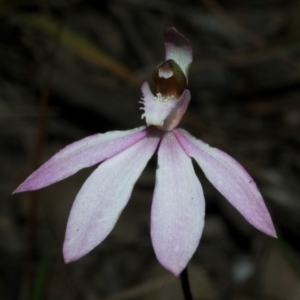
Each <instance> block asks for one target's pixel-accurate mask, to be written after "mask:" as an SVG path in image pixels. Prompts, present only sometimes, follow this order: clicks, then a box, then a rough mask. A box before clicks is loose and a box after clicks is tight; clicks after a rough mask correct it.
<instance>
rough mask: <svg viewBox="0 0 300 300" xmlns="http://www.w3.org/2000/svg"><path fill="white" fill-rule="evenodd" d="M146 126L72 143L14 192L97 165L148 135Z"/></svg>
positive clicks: (45, 184)
mask: <svg viewBox="0 0 300 300" xmlns="http://www.w3.org/2000/svg"><path fill="white" fill-rule="evenodd" d="M149 130H151V129H147V128H146V129H145V126H142V127H139V128H135V129H132V130H127V131H111V132H107V133H104V134H95V135H92V136H89V137H86V138H84V139H82V140H80V141H77V142H75V143H72V144H70V145H68V146H67V147H65V148H64V149H62V150H61V151H59V152H58V153H57V154H55V155H54V156H53V157H52V158H50V159H49V160H48V161H47V162H46V163H45V164H43V165H42V166H41V167H40V168H39V169H37V170H36V171H35V172H33V173H32V174H31V175H30V176H29V177H28V178H27V179H26V180H25V181H24V182H23V183H22V184H21V185H20V186H19V187H18V188H17V189H16V190H15V191H14V193H19V192H24V191H32V190H38V189H40V188H43V187H45V186H48V185H50V184H53V183H55V182H57V181H60V180H62V179H65V178H67V177H69V176H71V175H73V174H75V173H76V172H77V171H79V170H80V169H83V168H86V167H90V166H93V165H95V164H97V163H99V162H101V161H103V160H105V159H107V158H109V157H111V156H113V155H115V154H117V153H119V152H121V151H122V150H124V149H126V148H127V147H129V146H131V145H133V144H134V143H136V142H137V141H139V140H140V139H142V138H144V137H145V136H146V135H147V133H148V132H149Z"/></svg>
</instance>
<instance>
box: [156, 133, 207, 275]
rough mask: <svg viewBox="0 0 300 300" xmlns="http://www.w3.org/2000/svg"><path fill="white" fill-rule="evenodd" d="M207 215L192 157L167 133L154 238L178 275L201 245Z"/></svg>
mask: <svg viewBox="0 0 300 300" xmlns="http://www.w3.org/2000/svg"><path fill="white" fill-rule="evenodd" d="M204 215H205V202H204V195H203V191H202V187H201V185H200V182H199V180H198V178H197V176H196V174H195V172H194V169H193V165H192V162H191V159H190V158H189V157H188V156H187V155H186V153H185V152H184V150H183V149H182V147H181V146H180V144H179V143H178V141H177V139H176V137H175V136H174V134H173V133H172V132H168V133H166V134H165V135H164V137H163V139H162V141H161V144H160V147H159V150H158V169H157V171H156V183H155V190H154V195H153V202H152V209H151V239H152V244H153V247H154V251H155V254H156V257H157V259H158V261H159V262H160V263H161V264H162V266H163V267H164V268H166V269H167V270H169V271H170V272H171V273H173V274H174V275H175V276H178V275H179V274H180V273H181V272H182V270H183V269H184V268H185V267H186V265H187V264H188V262H189V260H190V259H191V257H192V256H193V254H194V252H195V251H196V249H197V247H198V244H199V241H200V237H201V235H202V230H203V226H204Z"/></svg>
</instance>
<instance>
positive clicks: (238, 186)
mask: <svg viewBox="0 0 300 300" xmlns="http://www.w3.org/2000/svg"><path fill="white" fill-rule="evenodd" d="M174 134H175V135H176V137H177V139H178V141H179V143H180V144H181V146H182V147H183V149H184V150H185V152H186V153H187V155H189V156H191V157H193V158H194V159H195V160H196V161H197V163H198V164H199V166H200V167H201V169H202V170H203V172H204V174H205V175H206V177H207V178H208V180H209V181H210V182H211V183H212V184H213V185H214V187H215V188H216V189H217V190H218V191H219V192H220V193H221V194H222V195H223V196H224V197H225V198H226V199H227V200H228V201H229V202H230V203H231V204H232V205H233V206H234V207H235V208H236V209H237V210H238V211H239V212H240V213H241V214H242V215H243V216H244V217H245V219H246V220H247V221H248V222H249V223H250V224H252V225H253V226H254V227H255V228H257V229H259V230H261V231H262V232H264V233H266V234H268V235H270V236H273V237H276V232H275V228H274V225H273V222H272V220H271V217H270V214H269V212H268V209H267V207H266V205H265V203H264V201H263V198H262V196H261V194H260V192H259V190H258V189H257V186H256V184H255V183H254V181H253V179H252V178H251V177H250V175H249V174H248V173H247V172H246V171H245V169H244V168H243V167H242V166H241V165H240V164H239V163H238V162H237V161H236V160H234V159H233V158H232V157H230V156H229V155H228V154H226V153H224V152H223V151H221V150H219V149H216V148H213V147H210V146H209V145H207V144H205V143H203V142H202V141H200V140H198V139H196V138H194V137H193V136H191V135H190V134H189V133H188V132H187V131H185V130H183V129H178V130H174Z"/></svg>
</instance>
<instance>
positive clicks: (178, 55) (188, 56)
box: [165, 27, 193, 78]
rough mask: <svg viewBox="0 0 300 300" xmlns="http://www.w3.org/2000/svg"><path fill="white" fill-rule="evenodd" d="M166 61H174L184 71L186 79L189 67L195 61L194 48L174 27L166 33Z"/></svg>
mask: <svg viewBox="0 0 300 300" xmlns="http://www.w3.org/2000/svg"><path fill="white" fill-rule="evenodd" d="M165 48H166V60H168V59H173V60H174V61H175V62H176V63H177V64H178V65H179V66H180V68H181V69H182V71H183V72H184V74H185V76H186V78H187V71H188V67H189V65H190V64H191V62H192V60H193V52H192V46H191V44H190V42H189V40H188V39H187V38H186V37H185V36H184V35H182V34H181V33H179V32H178V31H177V30H176V29H175V28H174V27H170V28H168V29H167V30H166V31H165Z"/></svg>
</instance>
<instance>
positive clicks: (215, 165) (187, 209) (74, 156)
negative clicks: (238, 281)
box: [15, 28, 276, 276]
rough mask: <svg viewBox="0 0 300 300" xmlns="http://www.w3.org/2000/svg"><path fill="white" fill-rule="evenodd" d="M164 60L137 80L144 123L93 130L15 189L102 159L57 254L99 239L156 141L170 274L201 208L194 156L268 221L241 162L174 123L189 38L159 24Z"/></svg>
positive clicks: (184, 256) (157, 193) (252, 214)
mask: <svg viewBox="0 0 300 300" xmlns="http://www.w3.org/2000/svg"><path fill="white" fill-rule="evenodd" d="M165 48H166V60H165V61H164V62H162V63H161V64H160V65H159V66H158V67H157V69H156V70H155V72H154V74H153V80H154V89H153V92H152V91H151V89H150V87H149V84H148V83H144V84H143V86H142V93H143V98H142V103H143V108H142V109H143V110H144V114H143V116H142V117H145V119H146V123H147V126H143V127H139V128H136V129H132V130H128V131H114V132H107V133H105V134H96V135H93V136H89V137H87V138H85V139H83V140H80V141H77V142H75V143H73V144H71V145H69V146H67V147H66V148H64V149H63V150H61V151H60V152H58V153H57V154H56V155H54V156H53V157H52V158H51V159H50V160H49V161H47V162H46V163H45V164H44V165H42V166H41V167H40V168H39V169H37V170H36V171H35V172H34V173H32V174H31V175H30V176H29V177H28V178H27V179H26V180H25V181H24V182H23V183H22V184H21V185H20V186H19V187H18V188H17V189H16V190H15V193H17V192H24V191H32V190H37V189H40V188H43V187H45V186H48V185H50V184H53V183H55V182H57V181H60V180H62V179H64V178H67V177H69V176H71V175H73V174H74V173H76V172H77V171H79V170H80V169H82V168H86V167H90V166H93V165H95V164H98V163H100V162H103V161H104V162H103V163H102V164H101V165H100V166H99V167H98V168H97V169H96V170H95V171H94V172H93V173H92V174H91V175H90V177H89V178H88V179H87V180H86V182H85V183H84V185H83V186H82V188H81V190H80V191H79V193H78V195H77V196H76V199H75V201H74V204H73V206H72V210H71V213H70V216H69V220H68V225H67V230H66V236H65V242H64V246H63V255H64V259H65V262H71V261H74V260H77V259H79V258H81V257H82V256H84V255H86V254H87V253H88V252H90V251H91V250H92V249H94V248H95V247H96V246H97V245H98V244H100V243H101V242H102V241H103V240H104V239H105V238H106V237H107V235H108V234H109V233H110V232H111V230H112V229H113V227H114V226H115V224H116V222H117V220H118V218H119V216H120V214H121V212H122V210H123V209H124V207H125V206H126V204H127V202H128V200H129V198H130V196H131V193H132V189H133V187H134V184H135V182H136V181H137V179H138V178H139V176H140V174H141V173H142V171H143V169H144V168H145V166H146V164H147V162H148V161H149V159H150V158H151V156H152V155H153V154H154V153H155V151H156V149H157V148H158V167H157V171H156V182H155V189H154V195H153V203H152V211H151V238H152V243H153V247H154V250H155V253H156V256H157V259H158V260H159V262H160V263H161V264H162V265H163V266H164V267H165V268H166V269H167V270H169V271H170V272H172V273H173V274H174V275H176V276H177V275H179V274H180V273H181V272H182V270H183V269H184V268H185V267H186V265H187V264H188V262H189V260H190V259H191V257H192V255H193V254H194V252H195V251H196V248H197V247H198V244H199V241H200V238H201V234H202V230H203V226H204V216H205V202H204V195H203V191H202V187H201V184H200V182H199V180H198V178H197V176H196V174H195V172H194V169H193V165H192V162H191V157H192V158H194V159H195V160H196V162H197V163H198V164H199V166H200V167H201V169H202V170H203V172H204V174H205V175H206V176H207V178H208V179H209V181H210V182H211V183H212V184H213V185H214V186H215V188H216V189H217V190H218V191H219V192H220V193H221V194H222V195H223V196H224V197H225V198H226V199H227V200H228V201H229V202H230V203H231V204H232V205H233V206H234V207H235V208H236V209H237V210H238V211H239V212H240V213H241V214H242V215H243V216H244V217H245V219H246V220H247V221H248V222H249V223H251V224H252V225H253V226H254V227H256V228H257V229H259V230H261V231H262V232H264V233H266V234H268V235H270V236H273V237H276V233H275V229H274V226H273V223H272V220H271V218H270V215H269V213H268V210H267V208H266V206H265V204H264V201H263V199H262V196H261V194H260V192H259V191H258V189H257V187H256V184H255V183H254V181H253V179H252V178H251V177H250V176H249V174H248V173H247V172H246V171H245V170H244V168H243V167H242V166H241V165H240V164H239V163H238V162H236V161H235V160H234V159H233V158H232V157H230V156H228V155H227V154H226V153H224V152H222V151H221V150H218V149H215V148H213V147H210V146H209V145H207V144H205V143H203V142H202V141H200V140H197V139H196V138H194V137H193V136H191V135H190V134H189V133H188V132H187V131H185V130H183V129H176V127H177V126H178V124H179V122H180V120H181V118H182V116H183V115H184V113H185V111H186V109H187V107H188V104H189V101H190V97H191V95H190V91H189V90H188V89H187V84H188V80H187V71H188V67H189V65H190V63H191V62H192V49H191V45H190V43H189V41H188V40H187V39H186V38H185V37H184V36H183V35H182V34H181V33H179V32H178V31H177V30H176V29H175V28H169V29H168V30H166V32H165Z"/></svg>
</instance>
